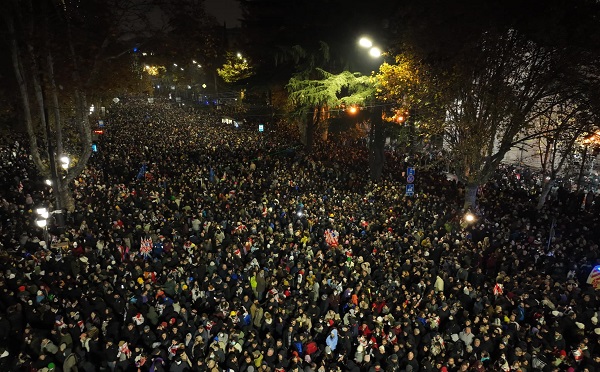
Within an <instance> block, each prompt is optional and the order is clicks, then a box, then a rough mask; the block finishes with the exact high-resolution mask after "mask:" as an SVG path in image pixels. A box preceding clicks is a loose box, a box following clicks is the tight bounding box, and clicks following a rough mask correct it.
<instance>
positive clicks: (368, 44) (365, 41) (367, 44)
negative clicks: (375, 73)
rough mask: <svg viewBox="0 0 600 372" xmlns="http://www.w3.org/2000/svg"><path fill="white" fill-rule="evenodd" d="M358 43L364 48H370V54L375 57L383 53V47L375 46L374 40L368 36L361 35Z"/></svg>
mask: <svg viewBox="0 0 600 372" xmlns="http://www.w3.org/2000/svg"><path fill="white" fill-rule="evenodd" d="M358 45H360V46H361V47H362V48H365V49H369V55H370V56H371V57H373V58H379V57H381V55H382V54H383V52H382V51H381V48H379V47H376V46H373V41H371V39H369V38H367V37H361V38H360V39H358Z"/></svg>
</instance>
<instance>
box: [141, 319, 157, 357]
mask: <svg viewBox="0 0 600 372" xmlns="http://www.w3.org/2000/svg"><path fill="white" fill-rule="evenodd" d="M140 340H141V342H142V345H143V346H144V350H146V351H147V352H150V351H152V345H153V344H154V343H155V342H156V334H155V333H154V332H152V330H151V329H150V326H149V325H145V326H144V328H143V330H142V334H141V336H140Z"/></svg>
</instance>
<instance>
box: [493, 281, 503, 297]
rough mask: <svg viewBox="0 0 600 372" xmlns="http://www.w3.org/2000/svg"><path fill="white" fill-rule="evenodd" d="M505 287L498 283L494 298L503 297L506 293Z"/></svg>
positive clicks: (495, 287)
mask: <svg viewBox="0 0 600 372" xmlns="http://www.w3.org/2000/svg"><path fill="white" fill-rule="evenodd" d="M503 287H504V286H503V285H502V284H500V283H496V285H495V286H494V296H502V293H504V288H503Z"/></svg>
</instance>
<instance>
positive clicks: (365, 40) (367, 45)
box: [358, 37, 373, 48]
mask: <svg viewBox="0 0 600 372" xmlns="http://www.w3.org/2000/svg"><path fill="white" fill-rule="evenodd" d="M358 45H360V46H361V47H363V48H370V47H372V46H373V42H372V41H371V40H370V39H369V38H366V37H361V38H360V39H359V40H358Z"/></svg>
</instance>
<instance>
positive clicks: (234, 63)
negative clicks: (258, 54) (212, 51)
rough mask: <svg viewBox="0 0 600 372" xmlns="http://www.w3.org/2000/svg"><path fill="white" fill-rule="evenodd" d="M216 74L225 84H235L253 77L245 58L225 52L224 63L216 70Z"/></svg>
mask: <svg viewBox="0 0 600 372" xmlns="http://www.w3.org/2000/svg"><path fill="white" fill-rule="evenodd" d="M217 74H218V75H219V76H220V77H221V79H223V80H224V81H225V82H226V83H235V82H237V81H240V80H243V79H247V78H249V77H250V76H252V75H254V71H253V68H252V66H251V64H250V62H249V61H248V59H247V58H245V57H243V56H241V55H238V54H234V53H232V52H227V54H226V56H225V63H224V64H223V66H222V67H221V68H218V69H217Z"/></svg>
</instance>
